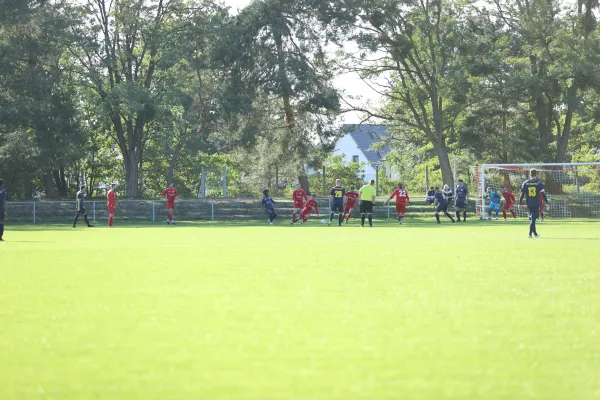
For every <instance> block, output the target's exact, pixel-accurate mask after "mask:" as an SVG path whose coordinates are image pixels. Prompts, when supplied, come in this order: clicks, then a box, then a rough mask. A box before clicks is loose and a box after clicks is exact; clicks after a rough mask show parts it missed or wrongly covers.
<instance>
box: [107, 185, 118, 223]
mask: <svg viewBox="0 0 600 400" xmlns="http://www.w3.org/2000/svg"><path fill="white" fill-rule="evenodd" d="M116 187H117V185H115V184H114V183H113V184H111V185H110V190H109V191H108V193H107V194H106V209H107V210H108V227H109V228H112V227H113V223H114V221H115V214H116V212H117V195H116V194H115V188H116Z"/></svg>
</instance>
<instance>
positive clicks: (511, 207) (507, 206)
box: [503, 203, 515, 210]
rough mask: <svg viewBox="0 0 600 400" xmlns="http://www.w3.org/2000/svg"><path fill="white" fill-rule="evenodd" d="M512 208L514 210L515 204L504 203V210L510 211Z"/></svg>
mask: <svg viewBox="0 0 600 400" xmlns="http://www.w3.org/2000/svg"><path fill="white" fill-rule="evenodd" d="M513 208H515V203H504V207H503V209H504V210H512V209H513Z"/></svg>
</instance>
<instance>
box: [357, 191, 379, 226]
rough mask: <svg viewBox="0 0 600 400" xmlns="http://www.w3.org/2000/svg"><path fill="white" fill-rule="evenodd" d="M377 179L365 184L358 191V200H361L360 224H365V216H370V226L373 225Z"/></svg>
mask: <svg viewBox="0 0 600 400" xmlns="http://www.w3.org/2000/svg"><path fill="white" fill-rule="evenodd" d="M376 194H377V193H375V180H374V179H371V183H370V184H368V185H364V186H363V187H361V188H360V190H359V191H358V201H360V226H361V227H364V226H365V217H368V218H369V226H373V204H374V203H375V195H376Z"/></svg>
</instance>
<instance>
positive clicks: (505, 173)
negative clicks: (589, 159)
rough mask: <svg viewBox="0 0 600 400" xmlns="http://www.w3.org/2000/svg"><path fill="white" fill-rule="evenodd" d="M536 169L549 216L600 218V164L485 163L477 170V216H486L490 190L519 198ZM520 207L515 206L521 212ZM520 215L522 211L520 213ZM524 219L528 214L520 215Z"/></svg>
mask: <svg viewBox="0 0 600 400" xmlns="http://www.w3.org/2000/svg"><path fill="white" fill-rule="evenodd" d="M531 169H536V170H537V171H538V176H537V177H538V178H539V179H540V180H542V181H543V182H544V186H545V191H546V195H547V196H548V200H549V202H550V210H548V211H547V215H548V216H550V217H551V218H599V217H600V162H596V163H539V164H483V165H481V166H480V167H473V176H474V180H475V182H474V183H475V188H474V190H475V192H476V196H477V214H478V215H479V216H480V217H483V216H484V214H485V209H486V199H485V194H486V189H487V188H488V187H491V188H492V189H493V190H497V191H500V192H501V191H502V189H503V188H505V187H507V188H509V189H510V190H511V191H512V192H513V194H514V195H515V197H516V199H517V204H518V200H519V196H520V193H521V184H522V183H523V182H524V181H525V180H526V179H528V175H529V171H530V170H531ZM517 208H518V207H515V211H517ZM517 212H518V211H517ZM518 214H519V216H520V217H525V216H526V213H524V212H518Z"/></svg>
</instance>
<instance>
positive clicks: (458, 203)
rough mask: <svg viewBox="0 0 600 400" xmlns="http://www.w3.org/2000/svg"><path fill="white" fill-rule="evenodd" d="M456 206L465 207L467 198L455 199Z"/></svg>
mask: <svg viewBox="0 0 600 400" xmlns="http://www.w3.org/2000/svg"><path fill="white" fill-rule="evenodd" d="M455 207H456V208H467V200H466V199H456V204H455Z"/></svg>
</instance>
